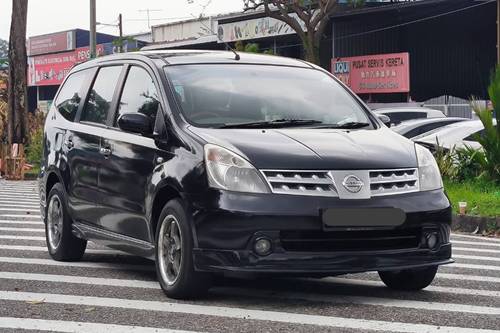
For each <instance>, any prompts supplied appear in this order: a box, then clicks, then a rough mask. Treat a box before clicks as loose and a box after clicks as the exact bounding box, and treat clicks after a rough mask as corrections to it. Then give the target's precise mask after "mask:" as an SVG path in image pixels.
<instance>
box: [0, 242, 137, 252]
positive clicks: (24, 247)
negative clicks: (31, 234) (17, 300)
mask: <svg viewBox="0 0 500 333" xmlns="http://www.w3.org/2000/svg"><path fill="white" fill-rule="evenodd" d="M44 240H45V239H44ZM0 250H13V251H31V252H47V247H46V246H28V245H4V244H0ZM85 253H88V254H102V255H122V256H130V254H128V253H125V252H120V251H113V250H98V249H86V250H85Z"/></svg>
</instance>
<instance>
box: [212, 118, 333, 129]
mask: <svg viewBox="0 0 500 333" xmlns="http://www.w3.org/2000/svg"><path fill="white" fill-rule="evenodd" d="M322 123H323V122H322V121H319V120H314V119H276V120H269V121H253V122H248V123H235V124H225V125H222V126H220V127H219V128H268V127H271V128H276V127H290V126H307V125H315V124H322Z"/></svg>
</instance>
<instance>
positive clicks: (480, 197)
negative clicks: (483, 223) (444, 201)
mask: <svg viewBox="0 0 500 333" xmlns="http://www.w3.org/2000/svg"><path fill="white" fill-rule="evenodd" d="M444 187H445V189H446V193H447V194H448V196H449V198H450V201H451V204H452V206H453V211H454V212H455V213H457V214H458V203H459V202H460V201H465V202H467V214H468V215H476V216H488V217H498V216H500V186H499V185H497V184H495V183H493V182H485V181H477V180H469V181H463V182H456V181H451V180H447V179H445V180H444Z"/></svg>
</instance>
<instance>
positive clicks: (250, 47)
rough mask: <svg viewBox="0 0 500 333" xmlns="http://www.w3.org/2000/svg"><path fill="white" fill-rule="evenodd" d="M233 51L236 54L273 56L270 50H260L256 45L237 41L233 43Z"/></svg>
mask: <svg viewBox="0 0 500 333" xmlns="http://www.w3.org/2000/svg"><path fill="white" fill-rule="evenodd" d="M234 49H235V50H236V51H237V52H247V53H263V54H270V55H274V51H273V50H271V49H267V50H261V49H260V46H259V44H257V43H249V44H245V43H244V42H243V41H241V40H239V41H237V42H236V43H234Z"/></svg>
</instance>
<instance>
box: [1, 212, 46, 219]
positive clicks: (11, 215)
mask: <svg viewBox="0 0 500 333" xmlns="http://www.w3.org/2000/svg"><path fill="white" fill-rule="evenodd" d="M38 211H40V210H38ZM6 217H13V218H16V217H21V218H28V217H29V218H30V219H38V220H41V219H42V215H35V214H0V218H2V219H3V218H6Z"/></svg>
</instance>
